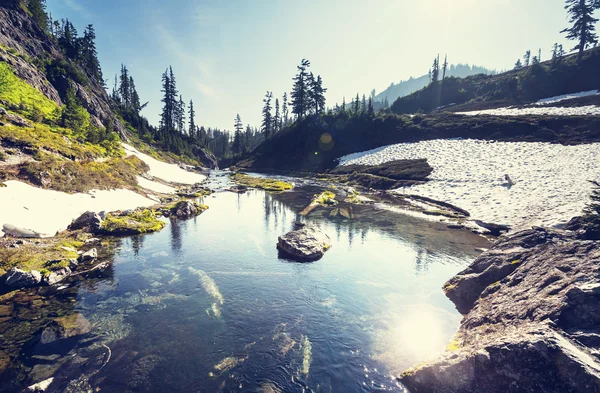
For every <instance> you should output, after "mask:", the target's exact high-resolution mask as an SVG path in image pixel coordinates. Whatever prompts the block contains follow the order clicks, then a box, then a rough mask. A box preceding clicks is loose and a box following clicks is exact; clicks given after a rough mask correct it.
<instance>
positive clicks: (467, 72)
mask: <svg viewBox="0 0 600 393" xmlns="http://www.w3.org/2000/svg"><path fill="white" fill-rule="evenodd" d="M478 74H495V71H492V70H488V69H487V68H484V67H479V66H475V65H474V66H470V65H468V64H458V65H454V64H452V65H450V67H449V68H448V70H447V72H446V76H447V77H449V76H453V77H456V78H465V77H467V76H471V75H478ZM429 83H430V80H429V75H427V74H425V75H422V76H419V77H417V78H413V77H411V78H410V79H408V80H405V81H400V82H398V83H393V82H392V83H391V84H390V86H389V87H388V88H387V89H385V90H384V91H382V92H381V93H379V94H377V95H376V96H375V102H384V101H386V100H387V101H388V102H390V103H391V102H394V101H396V100H397V99H398V98H400V97H405V96H407V95H409V94H412V93H414V92H415V91H418V90H421V89H422V88H424V87H426V86H427V85H428V84H429Z"/></svg>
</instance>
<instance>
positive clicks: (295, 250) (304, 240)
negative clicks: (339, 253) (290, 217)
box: [277, 227, 331, 262]
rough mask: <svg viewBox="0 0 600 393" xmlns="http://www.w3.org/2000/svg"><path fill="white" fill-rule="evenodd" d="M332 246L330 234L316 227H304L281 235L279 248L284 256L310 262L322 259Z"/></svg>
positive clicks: (278, 243)
mask: <svg viewBox="0 0 600 393" xmlns="http://www.w3.org/2000/svg"><path fill="white" fill-rule="evenodd" d="M330 247H331V240H330V239H329V236H327V235H326V234H325V233H323V232H321V230H320V229H318V228H315V227H304V228H301V229H298V230H295V231H291V232H288V233H286V234H285V235H283V236H280V237H279V241H278V242H277V248H278V249H279V250H280V251H281V252H282V253H283V254H284V256H286V257H288V258H291V259H294V260H297V261H300V262H305V261H306V262H310V261H316V260H318V259H321V258H322V257H323V255H324V254H325V252H326V251H327V250H329V248H330Z"/></svg>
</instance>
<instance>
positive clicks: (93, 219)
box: [69, 211, 102, 233]
mask: <svg viewBox="0 0 600 393" xmlns="http://www.w3.org/2000/svg"><path fill="white" fill-rule="evenodd" d="M101 226H102V218H101V217H100V215H99V214H98V213H95V212H90V211H87V212H85V213H83V214H82V215H81V216H79V217H78V218H77V219H75V220H74V221H73V222H72V223H71V225H69V230H71V231H74V230H78V229H88V230H89V231H90V232H92V233H95V232H98V231H99V230H100V227H101Z"/></svg>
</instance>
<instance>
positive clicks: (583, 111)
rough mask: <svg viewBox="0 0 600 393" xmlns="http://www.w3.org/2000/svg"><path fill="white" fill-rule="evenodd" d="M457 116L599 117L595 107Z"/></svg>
mask: <svg viewBox="0 0 600 393" xmlns="http://www.w3.org/2000/svg"><path fill="white" fill-rule="evenodd" d="M456 114H457V115H466V116H479V115H492V116H526V115H536V116H600V107H598V106H596V105H586V106H576V107H571V108H563V107H547V108H538V107H532V108H513V107H508V108H497V109H485V110H481V111H471V112H456Z"/></svg>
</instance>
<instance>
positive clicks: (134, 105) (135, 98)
mask: <svg viewBox="0 0 600 393" xmlns="http://www.w3.org/2000/svg"><path fill="white" fill-rule="evenodd" d="M129 98H130V99H131V109H132V110H133V112H134V113H135V114H136V115H139V113H140V111H141V110H142V106H141V103H140V96H139V94H138V92H137V90H136V88H135V82H134V81H133V77H132V76H130V77H129Z"/></svg>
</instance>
